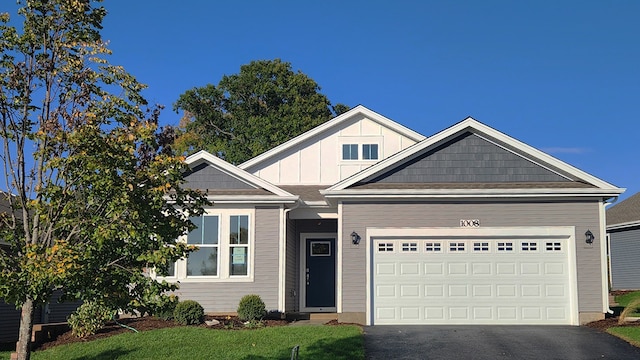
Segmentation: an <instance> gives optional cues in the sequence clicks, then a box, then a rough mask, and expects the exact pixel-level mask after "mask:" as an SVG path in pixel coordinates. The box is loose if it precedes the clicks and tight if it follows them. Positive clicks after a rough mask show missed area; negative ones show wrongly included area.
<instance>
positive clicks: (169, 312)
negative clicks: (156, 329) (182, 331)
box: [153, 295, 178, 320]
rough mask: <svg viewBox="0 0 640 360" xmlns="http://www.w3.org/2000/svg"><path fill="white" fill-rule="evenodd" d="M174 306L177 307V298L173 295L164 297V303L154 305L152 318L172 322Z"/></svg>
mask: <svg viewBox="0 0 640 360" xmlns="http://www.w3.org/2000/svg"><path fill="white" fill-rule="evenodd" d="M176 305H178V297H177V296H173V295H171V296H167V297H165V301H163V302H162V303H158V304H156V306H155V307H154V309H153V316H155V317H157V318H158V319H162V320H173V313H174V311H175V310H176Z"/></svg>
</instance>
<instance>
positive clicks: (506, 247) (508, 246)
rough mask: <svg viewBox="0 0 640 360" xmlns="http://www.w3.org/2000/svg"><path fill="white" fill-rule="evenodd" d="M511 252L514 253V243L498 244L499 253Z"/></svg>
mask: <svg viewBox="0 0 640 360" xmlns="http://www.w3.org/2000/svg"><path fill="white" fill-rule="evenodd" d="M509 251H513V243H512V242H498V252H509Z"/></svg>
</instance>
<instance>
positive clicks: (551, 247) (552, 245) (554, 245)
mask: <svg viewBox="0 0 640 360" xmlns="http://www.w3.org/2000/svg"><path fill="white" fill-rule="evenodd" d="M546 245H547V246H546V249H547V251H561V250H562V246H560V243H559V242H548V243H547V244H546Z"/></svg>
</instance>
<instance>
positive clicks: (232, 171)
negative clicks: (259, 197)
mask: <svg viewBox="0 0 640 360" xmlns="http://www.w3.org/2000/svg"><path fill="white" fill-rule="evenodd" d="M205 161H206V162H208V163H209V164H211V165H213V166H215V167H217V168H218V169H220V170H222V171H224V172H226V173H227V174H229V175H230V176H233V177H235V178H236V179H238V180H240V181H242V182H244V183H246V184H248V185H251V186H254V187H256V188H262V189H265V190H267V191H269V192H271V193H273V194H275V195H277V196H280V197H286V198H295V199H297V198H298V196H296V195H293V194H291V193H289V192H287V191H284V190H282V189H280V188H279V187H277V186H275V185H273V184H271V183H270V182H268V181H265V180H263V179H261V178H259V177H257V176H255V175H253V174H250V173H248V172H246V171H244V170H242V169H240V168H238V167H237V166H234V165H232V164H230V163H228V162H226V161H224V160H222V159H220V158H219V157H217V156H215V155H213V154H211V153H209V152H207V151H204V150H200V151H198V152H197V153H195V154H193V155H191V156H189V157H188V158H187V159H186V160H185V163H186V164H187V165H189V166H191V165H195V164H199V163H201V162H205Z"/></svg>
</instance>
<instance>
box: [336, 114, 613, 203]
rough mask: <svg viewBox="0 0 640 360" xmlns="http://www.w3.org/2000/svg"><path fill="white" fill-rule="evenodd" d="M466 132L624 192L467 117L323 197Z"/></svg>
mask: <svg viewBox="0 0 640 360" xmlns="http://www.w3.org/2000/svg"><path fill="white" fill-rule="evenodd" d="M469 129H472V130H475V131H477V132H479V133H480V134H481V135H484V136H483V138H485V139H486V137H490V138H493V139H495V140H497V141H498V142H502V143H504V144H507V145H509V146H511V147H514V148H516V149H520V150H521V151H522V153H523V154H526V155H529V156H530V157H531V159H529V158H526V157H525V158H526V159H527V160H529V161H533V160H532V159H537V161H535V162H536V163H537V164H539V162H542V163H546V164H549V165H550V166H552V167H555V168H558V169H560V170H561V171H564V172H566V173H568V174H570V175H572V176H575V177H576V178H578V179H581V180H583V181H585V182H587V183H589V184H591V185H593V186H596V187H598V188H599V189H602V190H608V191H607V193H612V194H617V195H619V194H621V193H622V192H623V191H624V189H620V188H618V187H616V186H614V185H612V184H609V183H608V182H606V181H604V180H601V179H599V178H597V177H595V176H593V175H590V174H588V173H586V172H584V171H582V170H580V169H578V168H576V167H573V166H571V165H569V164H567V163H565V162H563V161H561V160H558V159H556V158H554V157H553V156H550V155H548V154H546V153H544V152H542V151H540V150H538V149H535V148H533V147H531V146H529V145H527V144H525V143H523V142H521V141H518V140H516V139H514V138H512V137H510V136H508V135H505V134H503V133H501V132H499V131H498V130H495V129H493V128H491V127H489V126H487V125H484V124H482V123H481V122H479V121H477V120H475V119H473V118H472V117H468V118H466V119H465V120H463V121H461V122H459V123H457V124H455V125H453V126H451V127H449V128H447V129H445V130H443V131H441V132H439V133H437V134H435V135H433V136H431V137H430V138H427V139H425V140H423V141H421V142H419V143H417V144H415V145H413V146H410V147H408V148H406V149H404V150H402V151H399V152H398V153H396V154H395V155H393V156H391V157H389V158H387V159H385V160H382V161H380V162H379V163H377V164H375V165H372V166H370V167H368V168H366V169H364V170H363V171H361V172H359V173H357V174H354V175H353V176H351V177H348V178H346V179H344V180H342V181H340V182H339V183H337V184H335V185H333V186H332V187H330V188H328V189H327V190H326V191H325V193H331V192H334V191H340V190H344V189H346V188H348V187H349V186H351V185H354V184H356V183H357V182H359V181H362V180H364V179H366V178H368V177H370V176H373V175H376V174H379V173H382V172H383V171H385V170H387V169H389V168H391V167H393V166H395V165H397V164H399V163H401V162H403V161H405V160H407V159H409V158H411V157H412V156H413V155H416V154H418V153H419V152H421V151H423V150H425V149H428V148H430V147H433V146H436V145H439V144H440V143H442V142H444V141H447V140H448V139H450V138H452V137H454V136H456V135H458V134H461V133H463V132H465V131H467V130H469ZM519 156H523V155H519Z"/></svg>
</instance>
